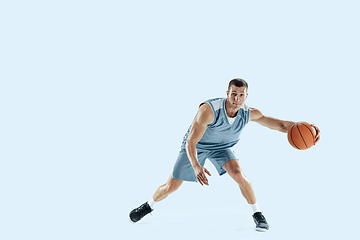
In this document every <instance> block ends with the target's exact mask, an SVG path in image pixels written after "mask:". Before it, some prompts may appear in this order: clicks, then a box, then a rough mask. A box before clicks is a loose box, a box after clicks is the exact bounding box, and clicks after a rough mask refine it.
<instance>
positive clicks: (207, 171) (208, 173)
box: [204, 168, 211, 176]
mask: <svg viewBox="0 0 360 240" xmlns="http://www.w3.org/2000/svg"><path fill="white" fill-rule="evenodd" d="M204 171H205V172H206V173H207V175H209V176H211V173H210V172H209V170H207V169H206V168H204Z"/></svg>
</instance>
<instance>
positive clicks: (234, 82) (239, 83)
mask: <svg viewBox="0 0 360 240" xmlns="http://www.w3.org/2000/svg"><path fill="white" fill-rule="evenodd" d="M232 85H234V86H236V87H246V92H247V91H248V89H249V85H248V84H247V82H246V81H245V80H244V79H242V78H234V79H233V80H231V81H230V82H229V87H228V91H230V87H231V86H232Z"/></svg>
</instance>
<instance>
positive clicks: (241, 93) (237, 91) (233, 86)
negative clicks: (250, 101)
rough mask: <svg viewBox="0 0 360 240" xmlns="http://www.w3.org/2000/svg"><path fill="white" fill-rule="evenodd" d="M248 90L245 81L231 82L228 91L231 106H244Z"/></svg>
mask: <svg viewBox="0 0 360 240" xmlns="http://www.w3.org/2000/svg"><path fill="white" fill-rule="evenodd" d="M247 90H248V84H247V82H246V81H245V80H244V79H241V78H235V79H233V80H231V81H230V82H229V87H228V90H227V91H226V95H227V98H228V101H229V102H230V104H232V105H236V106H237V107H241V106H243V105H244V103H245V100H246V98H247V96H248V93H247Z"/></svg>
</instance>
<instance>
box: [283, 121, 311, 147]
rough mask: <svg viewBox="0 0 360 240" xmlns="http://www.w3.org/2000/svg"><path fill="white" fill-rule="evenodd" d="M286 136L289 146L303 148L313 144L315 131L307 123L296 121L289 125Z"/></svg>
mask: <svg viewBox="0 0 360 240" xmlns="http://www.w3.org/2000/svg"><path fill="white" fill-rule="evenodd" d="M287 136H288V140H289V143H290V144H291V146H293V147H294V148H296V149H299V150H305V149H309V148H311V147H312V146H314V143H315V136H316V131H315V129H314V128H313V127H312V126H311V125H310V124H309V123H306V122H298V123H295V124H293V125H292V126H291V127H290V129H289V131H288V134H287Z"/></svg>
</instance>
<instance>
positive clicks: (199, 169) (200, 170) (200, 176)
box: [194, 165, 211, 186]
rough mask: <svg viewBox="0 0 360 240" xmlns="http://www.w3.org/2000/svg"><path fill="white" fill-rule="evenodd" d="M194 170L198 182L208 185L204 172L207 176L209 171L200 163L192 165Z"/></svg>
mask: <svg viewBox="0 0 360 240" xmlns="http://www.w3.org/2000/svg"><path fill="white" fill-rule="evenodd" d="M194 172H195V176H196V178H197V180H198V181H199V183H200V184H201V186H204V184H205V185H209V181H208V179H207V177H206V175H205V173H206V174H207V175H209V176H211V174H210V172H209V171H208V170H207V169H206V168H204V167H203V166H201V165H197V166H195V167H194Z"/></svg>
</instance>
